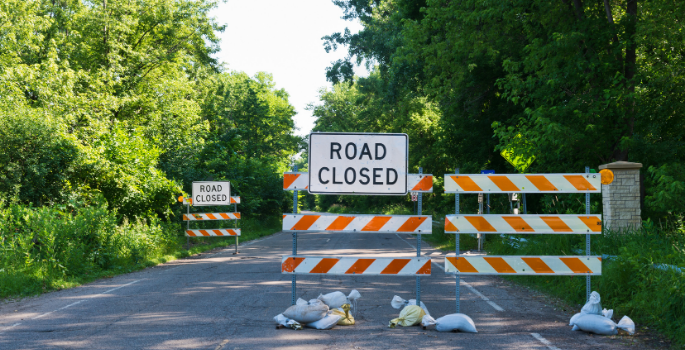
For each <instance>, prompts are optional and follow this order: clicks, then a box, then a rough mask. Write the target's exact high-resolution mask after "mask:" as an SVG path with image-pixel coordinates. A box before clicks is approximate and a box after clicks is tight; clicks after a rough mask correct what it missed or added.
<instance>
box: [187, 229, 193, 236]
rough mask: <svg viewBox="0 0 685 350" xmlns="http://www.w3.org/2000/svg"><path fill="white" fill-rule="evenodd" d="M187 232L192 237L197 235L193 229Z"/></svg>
mask: <svg viewBox="0 0 685 350" xmlns="http://www.w3.org/2000/svg"><path fill="white" fill-rule="evenodd" d="M186 233H187V234H188V236H190V237H195V233H194V232H193V231H190V230H189V231H186Z"/></svg>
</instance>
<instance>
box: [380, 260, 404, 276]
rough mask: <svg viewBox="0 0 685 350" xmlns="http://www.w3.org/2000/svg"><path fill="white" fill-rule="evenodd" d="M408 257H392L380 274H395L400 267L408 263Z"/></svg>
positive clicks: (398, 271) (400, 269)
mask: <svg viewBox="0 0 685 350" xmlns="http://www.w3.org/2000/svg"><path fill="white" fill-rule="evenodd" d="M409 260H410V259H392V261H391V262H390V264H388V267H386V268H385V269H383V271H381V275H396V274H398V273H400V271H402V268H404V267H405V266H407V264H409Z"/></svg>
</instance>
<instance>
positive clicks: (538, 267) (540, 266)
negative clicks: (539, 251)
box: [521, 258, 554, 273]
mask: <svg viewBox="0 0 685 350" xmlns="http://www.w3.org/2000/svg"><path fill="white" fill-rule="evenodd" d="M521 260H523V262H524V263H526V264H527V265H528V266H530V268H531V269H533V271H535V273H554V270H552V269H550V268H549V266H547V264H545V262H544V261H542V259H540V258H521Z"/></svg>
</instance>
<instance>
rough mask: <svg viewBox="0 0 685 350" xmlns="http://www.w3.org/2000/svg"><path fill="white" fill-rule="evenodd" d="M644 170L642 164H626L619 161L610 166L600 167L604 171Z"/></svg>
mask: <svg viewBox="0 0 685 350" xmlns="http://www.w3.org/2000/svg"><path fill="white" fill-rule="evenodd" d="M640 168H642V163H633V162H624V161H622V160H619V161H618V162H613V163H609V164H602V165H600V166H599V170H604V169H640Z"/></svg>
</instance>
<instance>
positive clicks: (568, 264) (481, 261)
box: [445, 255, 602, 276]
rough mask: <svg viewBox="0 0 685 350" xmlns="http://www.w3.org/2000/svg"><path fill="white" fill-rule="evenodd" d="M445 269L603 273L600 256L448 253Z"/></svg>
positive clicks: (467, 272) (494, 272) (473, 272)
mask: <svg viewBox="0 0 685 350" xmlns="http://www.w3.org/2000/svg"><path fill="white" fill-rule="evenodd" d="M445 272H446V273H453V274H457V273H458V274H460V275H583V276H599V275H601V274H602V257H600V256H463V255H461V256H449V255H448V256H446V257H445Z"/></svg>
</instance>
